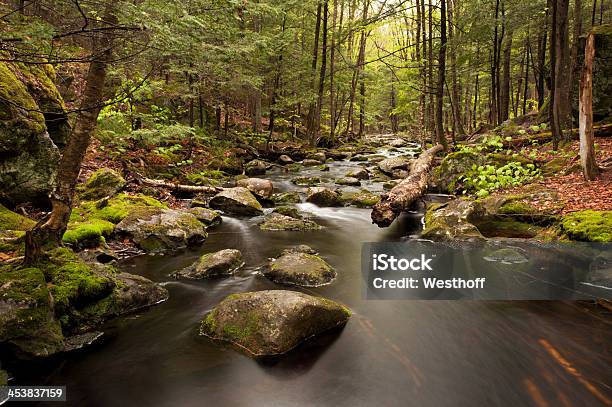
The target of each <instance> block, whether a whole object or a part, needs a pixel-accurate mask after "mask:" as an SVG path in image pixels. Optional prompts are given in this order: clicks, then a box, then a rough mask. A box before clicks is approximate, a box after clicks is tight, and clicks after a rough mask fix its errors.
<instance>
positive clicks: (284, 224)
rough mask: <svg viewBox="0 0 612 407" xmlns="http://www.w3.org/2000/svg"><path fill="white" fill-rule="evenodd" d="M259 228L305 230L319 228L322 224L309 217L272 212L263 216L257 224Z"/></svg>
mask: <svg viewBox="0 0 612 407" xmlns="http://www.w3.org/2000/svg"><path fill="white" fill-rule="evenodd" d="M259 228H260V229H261V230H270V231H288V230H292V231H307V230H319V229H321V228H322V226H321V225H319V224H318V223H316V222H314V221H312V220H309V219H302V218H301V217H300V218H296V217H295V216H286V215H282V214H280V213H276V212H273V213H271V214H269V215H266V217H264V220H263V222H262V223H260V224H259Z"/></svg>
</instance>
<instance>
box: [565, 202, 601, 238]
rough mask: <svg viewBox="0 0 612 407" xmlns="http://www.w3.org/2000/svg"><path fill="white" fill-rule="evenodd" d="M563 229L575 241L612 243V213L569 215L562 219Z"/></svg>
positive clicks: (590, 211)
mask: <svg viewBox="0 0 612 407" xmlns="http://www.w3.org/2000/svg"><path fill="white" fill-rule="evenodd" d="M561 229H562V231H563V232H564V233H566V234H567V235H568V236H569V238H570V239H573V240H581V241H587V242H612V211H593V210H586V211H580V212H572V213H569V214H567V215H565V216H564V217H563V218H562V219H561Z"/></svg>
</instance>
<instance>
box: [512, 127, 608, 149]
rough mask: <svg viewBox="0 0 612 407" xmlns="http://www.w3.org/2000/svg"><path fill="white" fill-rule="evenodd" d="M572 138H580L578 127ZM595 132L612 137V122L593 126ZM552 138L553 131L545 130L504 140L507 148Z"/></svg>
mask: <svg viewBox="0 0 612 407" xmlns="http://www.w3.org/2000/svg"><path fill="white" fill-rule="evenodd" d="M571 132H572V133H571V139H572V140H578V129H572V131H571ZM593 132H594V136H595V137H612V124H604V125H601V126H593ZM551 140H552V133H551V132H545V133H541V134H534V135H532V136H526V137H518V138H515V139H512V140H510V141H504V147H505V148H519V147H524V146H529V145H531V144H532V143H533V142H537V143H539V144H541V143H547V142H549V141H551Z"/></svg>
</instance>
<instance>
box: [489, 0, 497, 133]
mask: <svg viewBox="0 0 612 407" xmlns="http://www.w3.org/2000/svg"><path fill="white" fill-rule="evenodd" d="M498 19H499V0H496V1H495V28H494V30H493V58H492V60H491V119H490V121H491V124H493V125H496V124H497V94H498V91H497V84H498V82H497V65H498V60H497V45H498V37H499V33H498V29H499V22H498Z"/></svg>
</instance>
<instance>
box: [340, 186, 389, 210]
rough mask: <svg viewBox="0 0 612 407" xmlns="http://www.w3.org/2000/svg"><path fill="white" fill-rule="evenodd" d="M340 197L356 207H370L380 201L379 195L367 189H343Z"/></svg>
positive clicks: (344, 201)
mask: <svg viewBox="0 0 612 407" xmlns="http://www.w3.org/2000/svg"><path fill="white" fill-rule="evenodd" d="M340 199H341V200H342V202H343V203H344V204H346V205H352V206H356V207H358V208H371V207H372V206H374V205H376V204H377V203H378V202H379V201H380V196H379V195H376V194H374V193H372V192H370V191H367V190H362V191H359V192H346V191H343V192H342V196H341V197H340Z"/></svg>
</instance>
